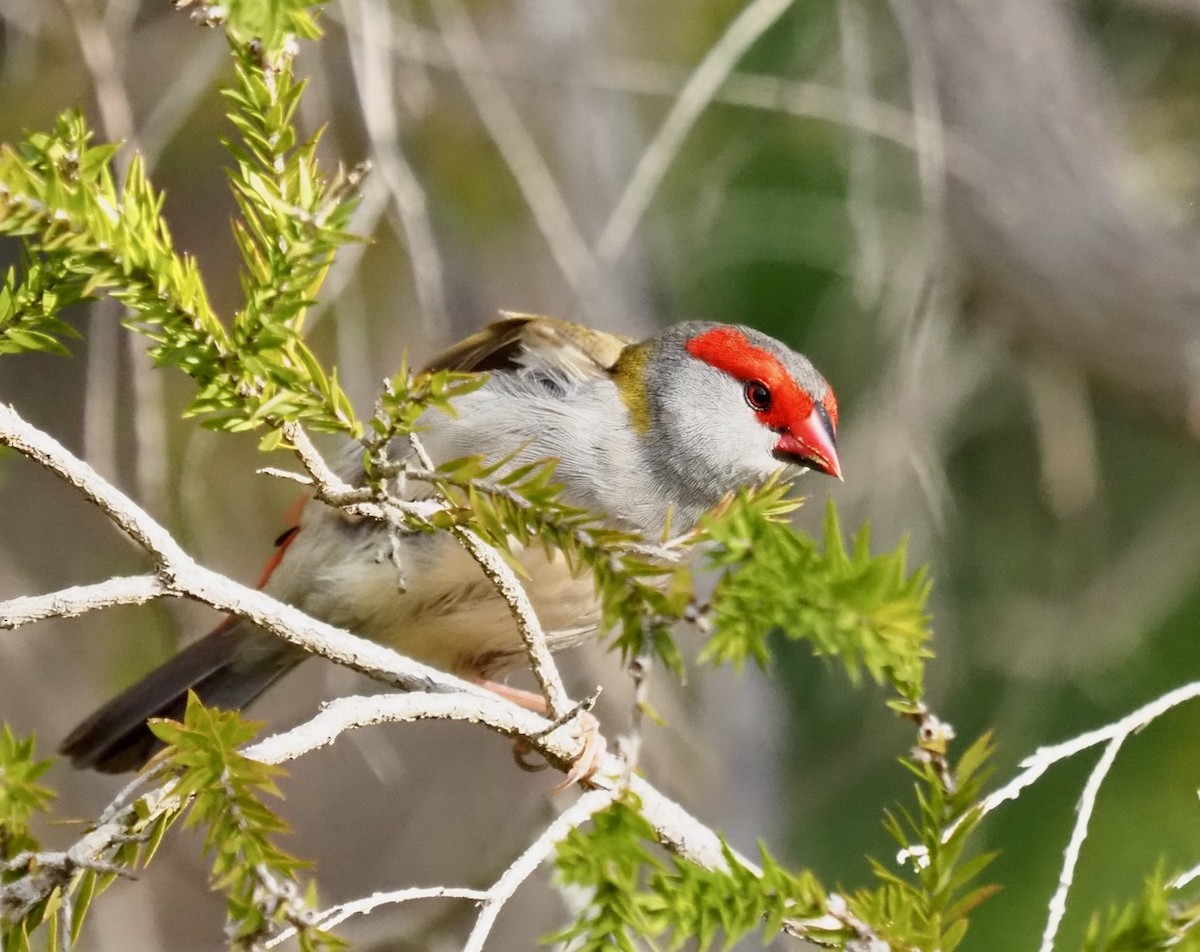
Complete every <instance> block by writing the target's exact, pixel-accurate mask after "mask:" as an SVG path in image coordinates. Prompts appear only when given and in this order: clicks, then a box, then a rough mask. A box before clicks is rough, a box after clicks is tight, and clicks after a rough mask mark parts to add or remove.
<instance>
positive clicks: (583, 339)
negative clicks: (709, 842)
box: [60, 313, 842, 773]
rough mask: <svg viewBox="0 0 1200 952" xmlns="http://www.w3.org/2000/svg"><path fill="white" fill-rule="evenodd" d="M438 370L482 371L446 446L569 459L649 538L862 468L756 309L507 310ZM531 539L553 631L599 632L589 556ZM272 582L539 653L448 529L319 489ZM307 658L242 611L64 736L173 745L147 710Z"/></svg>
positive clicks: (411, 636)
mask: <svg viewBox="0 0 1200 952" xmlns="http://www.w3.org/2000/svg"><path fill="white" fill-rule="evenodd" d="M424 369H425V370H427V371H430V372H433V371H439V370H451V371H459V372H464V373H471V374H477V375H480V377H481V379H482V383H481V384H480V385H479V386H478V387H477V388H476V389H474V390H472V391H470V392H468V393H465V394H462V395H460V396H458V397H456V398H455V399H454V401H453V412H452V413H445V412H441V411H439V410H433V409H430V410H427V411H425V413H424V414H423V415H422V417H421V419H420V421H419V423H420V426H421V431H420V435H419V438H420V441H421V443H422V444H423V446H424V448H425V451H426V452H427V454H428V455H429V456H430V457H431V458H432V460H433V461H434V462H435V463H442V462H446V461H449V460H454V459H459V458H462V457H465V456H480V457H482V458H484V459H485V460H488V461H492V462H499V463H501V464H502V465H503V466H507V467H519V466H522V465H526V464H531V463H538V462H540V461H545V460H553V461H554V467H555V468H554V479H555V481H556V482H557V483H558V484H560V485H561V497H560V498H561V499H562V500H563V501H564V502H565V503H567V504H569V505H571V506H574V507H577V508H580V509H585V510H588V511H590V512H592V513H595V514H597V515H598V516H599V517H601V518H602V519H603V521H604V523H605V524H606V525H610V526H613V527H616V528H620V529H624V530H630V531H636V532H640V533H641V534H643V536H644V537H646V538H648V539H650V538H654V537H658V538H661V537H662V536H663V534H664V533H665V532H666V531H668V528H669V531H671V532H676V533H679V532H685V531H687V530H689V529H691V528H692V527H694V526H695V525H696V524H697V522H698V521H699V519H700V518H701V516H703V515H704V513H706V512H707V511H709V510H710V509H712V508H713V507H714V506H716V505H718V504H719V503H720V502H721V501H722V500H723V499H725V498H727V497H728V496H729V494H731V493H732V492H735V491H737V490H738V489H740V488H742V487H749V486H754V485H758V484H762V483H764V482H766V481H767V480H769V479H771V478H772V477H774V476H776V475H777V474H779V473H780V472H781V471H782V472H783V474H784V475H785V476H795V475H797V474H799V473H800V472H803V471H804V470H806V469H807V470H815V471H817V472H820V473H824V474H827V475H829V476H833V477H836V478H838V479H841V478H842V471H841V465H840V462H839V460H838V454H837V448H836V429H837V402H836V400H835V398H834V394H833V391H832V389H831V388H830V386H829V384H828V383H826V381H825V379H824V377H822V376H821V374H820V373H819V372H818V371H817V370H816V369H815V368H814V367H813V365H812V364H811V363H810V362H809V360H808V359H807V358H806V357H804V356H803V355H801V354H799V353H797V352H796V351H794V350H792V349H791V348H789V347H788V346H787V345H785V344H783V343H781V342H780V341H778V340H776V339H774V338H772V337H770V336H768V335H767V334H765V333H763V332H762V331H759V330H756V329H754V328H751V327H748V326H742V325H736V324H719V323H712V322H705V321H684V322H681V323H677V324H673V325H670V326H668V327H667V328H665V329H664V330H662V331H661V332H659V333H658V334H656V335H655V336H652V337H650V338H648V339H646V340H641V341H639V340H634V339H631V338H627V337H621V336H617V335H614V334H609V333H606V332H602V331H598V330H595V329H592V328H590V327H587V326H584V325H581V324H576V323H572V322H569V321H566V320H561V319H558V318H551V317H543V316H537V315H528V314H508V313H506V314H504V315H503V316H502V318H501V319H499V320H497V321H495V322H493V323H491V324H490V325H488V326H487V327H486V328H484V329H483V330H482V331H480V332H479V333H477V334H475V335H473V336H471V337H468V338H466V339H465V340H463V341H461V342H459V343H458V344H455V345H453V346H451V347H450V348H449V349H448V350H446V351H445V352H443V353H442V354H441V355H439V356H437V357H435V358H434V359H433V360H431V361H430V362H429V363H428V364H427V366H426V367H425V368H424ZM395 442H397V443H398V444H400V445H397V446H396V447H389V449H390V450H391V451H392V458H393V459H403V458H404V457H405V455H406V454H407V453H410V452H412V447H411V444H410V443H409V441H407V440H403V441H401V440H397V441H395ZM338 468H339V472H340V474H341V475H342V476H343V478H345V479H347V481H349V482H352V483H353V482H357V483H359V484H361V483H362V481H363V446H362V445H361V443H359V442H357V441H353V440H350V441H348V446H347V448H346V450H345V451H344V453H343V455H342V457H341V459H340V463H339V464H338ZM424 489H425V492H429V491H430V490H429V487H428V486H426V487H424ZM406 492H407V493H408V495H409V496H410V497H414V496H416V495H419V494H420V492H421V487H420V486H414V485H413V484H412V482H411V481H410V482H409V483H408V484H407V486H406ZM397 544H398V545H399V551H398V552H393V548H392V547H393V546H394V545H397ZM394 556H398V562H399V568H400V571H401V572H402V575H403V582H404V583H403V586H399V585H397V560H396V558H394ZM518 558H519V560H520V562H521V563H522V567H523V569H524V571H525V574H526V580H525V585H526V589H527V592H528V594H529V596H530V599H531V601H532V603H533V607H534V609H535V611H536V612H537V615H538V618H539V620H540V621H541V623H542V625H543V627H544V629H545V630H546V633H547V642H548V645H549V647H550V648H551V650H558V649H561V648H564V647H567V646H569V645H572V644H576V643H578V642H581V641H583V640H585V639H587V638H588V637H589V636H591V635H593V634H594V633H595V632H596V631H597V629H598V626H599V624H600V609H599V604H598V601H597V599H596V596H595V593H594V588H593V585H592V582H591V580H590V578H589V577H588V576H587V574H586V571H585V570H580V569H579V568H578V567H575V568H572V567H571V566H568V564H567V562H566V560H565V559H564V558H563V557H562V556H561V555H556V554H555V553H547V552H545V551H543V550H542V549H541V548H539V547H529V548H526V549H524V550H521V551H520V552H519V553H518ZM259 587H260V588H262V589H263V590H264V591H265V592H266V593H267V594H269V595H272V596H274V597H275V598H278V599H279V600H281V601H283V602H287V603H289V604H292V605H294V606H296V607H297V608H300V609H301V610H303V611H305V612H307V613H308V614H310V615H312V616H313V617H315V618H318V619H320V620H322V621H325V622H328V623H329V624H331V625H335V626H338V627H342V628H345V629H347V630H349V631H351V632H354V633H355V634H357V635H360V636H362V637H365V638H368V639H371V640H373V641H377V642H380V643H383V644H386V645H388V646H390V647H393V648H395V649H396V650H398V651H399V652H400V653H402V654H405V655H407V656H409V657H411V658H414V659H416V660H418V661H422V662H425V663H427V664H430V665H433V666H435V667H438V668H441V669H442V670H445V671H448V672H451V673H454V674H457V675H459V676H462V677H466V678H469V679H471V680H474V681H476V682H478V683H480V684H484V685H487V686H496V682H495V681H494V679H495V678H497V677H499V676H502V675H503V674H505V673H506V672H508V671H510V670H512V669H513V668H517V667H519V666H520V665H521V664H522V662H523V661H524V659H525V657H526V656H525V651H524V647H523V643H522V641H521V639H520V636H519V633H518V631H517V628H516V624H515V622H514V620H513V618H512V615H511V613H510V611H509V609H508V605H507V603H506V602H505V601H504V600H503V598H502V597H501V596H500V595H499V593H498V592H497V590H496V588H495V586H494V585H493V584H492V583H491V582H490V581H489V580H488V579H487V578H486V577H485V576H484V575H483V573H482V571H481V570H480V569H479V567H478V565H477V564H476V563H475V561H474V560H473V559H472V557H471V556H470V555H469V554H468V553H467V552H466V551H465V550H464V548H463V547H462V546H461V545H460V544H459V542H458V541H457V540H455V539H454V538H452V537H451V535H450V534H449V533H446V532H439V533H432V534H430V533H418V532H414V533H412V534H404V535H402V536H400V537H399V541H398V543H397V538H396V535H395V533H393V532H392V531H390V530H389V528H388V526H387V525H385V524H384V523H382V522H377V521H374V520H371V519H363V518H361V517H359V518H352V517H349V516H347V515H346V514H345V513H344V512H343V511H342V510H340V509H337V508H334V507H331V506H327V505H324V504H322V503H320V502H316V501H313V500H311V499H309V500H307V502H306V504H305V505H304V506H303V509H302V510H301V514H300V518H299V521H298V524H297V525H296V526H294V527H293V528H291V529H289V530H288V531H287V532H285V533H284V534H283V535H282V536H280V537H279V539H278V540H277V547H276V550H275V553H274V555H273V557H272V558H271V560H270V562H269V563H268V566H267V569H266V571H265V572H264V575H263V578H262V580H261V581H260V583H259ZM306 657H309V654H308V653H307V652H305V651H304V650H303V649H301V648H298V647H296V646H295V645H292V644H290V643H288V642H286V641H284V640H283V639H281V638H278V637H276V636H274V635H272V634H270V633H268V632H265V631H263V630H262V629H260V628H258V627H256V626H255V625H254V624H253V623H251V622H250V621H248V620H246V619H243V618H240V617H237V616H230V617H228V618H227V619H226V620H225V621H223V622H222V623H221V624H220V625H218V626H217V628H216V629H215V630H214V631H212V632H210V633H209V634H208V635H207V636H206V637H203V638H201V639H200V640H198V641H196V642H194V643H192V644H191V645H189V646H188V647H186V648H184V649H183V650H182V651H180V652H179V653H178V654H176V655H175V656H174V657H172V658H171V659H169V660H168V661H166V662H165V663H164V664H163V665H161V666H160V667H159V668H157V669H156V670H154V671H151V672H150V673H149V674H148V675H146V676H145V677H144V678H142V680H140V681H138V682H136V683H135V684H133V685H132V686H131V687H129V688H128V689H126V690H125V691H124V692H122V693H121V694H119V695H117V696H116V697H115V698H113V699H112V700H110V701H109V702H108V703H107V704H105V705H103V706H102V707H101V708H99V710H97V711H96V712H95V713H93V714H92V715H91V716H90V717H88V718H87V719H85V720H84V721H83V722H82V723H80V724H79V725H78V726H77V727H76V728H75V729H74V730H73V731H71V732H70V734H69V735H68V736H67V737H66V739H65V740H64V741H63V742H62V745H61V747H60V752H61V753H63V754H64V755H66V756H67V757H68V758H69V759H70V761H71V762H72V763H73V764H74V765H75V766H77V767H82V768H92V769H95V770H98V771H100V772H102V773H122V772H125V771H129V770H135V769H138V768H140V767H141V766H142V765H144V764H145V762H146V761H147V760H148V759H149V758H150V757H152V756H153V755H154V753H155V752H156V751H157V749H158V748H159V747H161V742H160V741H158V739H157V738H156V737H155V736H154V735H153V734H152V733H151V731H150V729H149V728H148V726H147V723H146V722H147V720H148V719H149V718H156V717H168V718H173V719H179V718H181V717H182V715H183V711H184V708H185V706H186V702H187V696H188V692H189V691H195V692H196V694H197V695H198V697H199V698H200V700H201V701H203V702H204V703H206V704H208V705H210V706H214V707H218V708H225V709H241V708H243V707H245V706H247V705H248V704H249V703H250V702H251V701H253V700H254V699H255V698H257V697H258V696H259V695H260V694H262V693H263V692H264V691H265V690H266V689H267V688H269V687H271V686H272V685H273V684H274V683H275V682H276V681H278V680H279V679H280V678H281V677H282V676H283V675H285V674H286V673H287V672H289V671H290V670H292V669H293V668H295V667H296V666H297V665H298V664H299V663H301V662H302V661H304V660H305V658H306ZM498 687H499V688H500V690H501V693H503V686H502V685H500V686H498ZM523 693H524V692H519V691H516V690H515V689H512V692H511V694H510V695H508V696H511V697H515V698H517V699H518V700H519V695H521V694H523ZM530 697H534V696H533V695H530ZM527 706H533V705H527Z"/></svg>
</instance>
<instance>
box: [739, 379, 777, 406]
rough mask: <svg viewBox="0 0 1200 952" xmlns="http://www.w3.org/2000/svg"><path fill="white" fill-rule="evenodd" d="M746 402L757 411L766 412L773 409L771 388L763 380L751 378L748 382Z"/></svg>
mask: <svg viewBox="0 0 1200 952" xmlns="http://www.w3.org/2000/svg"><path fill="white" fill-rule="evenodd" d="M745 393H746V402H747V403H748V404H750V409H751V410H754V411H755V412H756V413H766V411H768V410H770V409H771V390H770V388H769V387H768V386H767V385H766V384H765V383H763V382H762V381H761V380H751V381H750V382H749V383H748V384H746V390H745Z"/></svg>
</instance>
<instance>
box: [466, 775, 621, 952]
mask: <svg viewBox="0 0 1200 952" xmlns="http://www.w3.org/2000/svg"><path fill="white" fill-rule="evenodd" d="M616 798H617V791H615V790H590V791H588V792H587V793H585V794H584V795H583V796H582V797H580V798H579V799H578V800H576V801H575V803H573V804H572V805H571V806H570V807H568V808H567V809H566V810H564V811H563V812H562V813H561V814H559V816H558V818H557V819H556V820H555V821H554V822H553V823H551V824H550V825H549V826H548V827H546V829H545V830H544V831H542V833H541V835H539V836H538V838H537V839H535V840H534V841H533V842H532V843H530V844H529V846H528V847H527V848H526V849H525V850H524V852H522V853H521V855H520V856H518V857H517V858H516V860H514V861H513V863H512V864H511V865H510V866H509V867H508V869H506V870H505V871H504V873H503V874H502V875H501V876H500V878H499V879H497V880H496V882H495V883H494V884H493V885H492V888H491V889H489V890H488V896H487V899H485V900H484V902H483V907H482V908H481V909H480V911H479V917H478V918H477V919H476V920H475V926H474V928H472V929H471V934H470V935H469V936H468V937H467V941H466V944H465V945H463V952H483V944H484V943H485V942H486V941H487V938H488V936H489V935H490V934H491V931H492V926H493V925H494V924H495V922H496V917H497V916H498V915H500V910H501V909H503V908H504V905H505V903H507V902H508V900H509V899H511V898H512V897H513V894H514V893H516V891H517V888H518V887H519V886H520V885H521V884H522V883H523V882H525V880H527V879H528V878H529V877H530V876H532V875H533V872H534V870H536V869H537V868H538V867H539V866H540V865H541V864H542V862H543V861H544V860H545V859H546V857H547V856H549V855H550V853H551V851H553V849H554V848H555V846H557V845H558V843H560V842H561V841H562V840H563V839H564V838H566V836H567V835H568V834H569V833H570V832H571V831H572V830H574V829H575V828H576V827H580V826H582V825H583V824H584V823H586V822H587V821H588V820H590V819H591V818H592V816H593V815H594V814H596V813H599V812H600V811H601V810H604V809H606V808H607V807H609V806H610V805H611V804H612V802H613V801H614V800H615V799H616Z"/></svg>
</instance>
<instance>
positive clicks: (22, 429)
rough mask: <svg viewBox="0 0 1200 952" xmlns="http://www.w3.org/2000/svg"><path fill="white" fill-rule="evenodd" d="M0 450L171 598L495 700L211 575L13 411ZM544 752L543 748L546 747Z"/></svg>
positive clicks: (412, 685) (2, 425) (434, 687)
mask: <svg viewBox="0 0 1200 952" xmlns="http://www.w3.org/2000/svg"><path fill="white" fill-rule="evenodd" d="M0 444H3V445H6V446H11V447H12V448H13V449H15V450H17V452H19V453H21V454H22V455H24V456H27V457H29V458H30V459H33V460H34V461H36V462H38V463H41V464H42V465H43V466H45V467H46V468H47V469H49V470H50V471H51V472H53V473H55V474H57V475H58V476H60V477H62V478H63V479H64V480H66V481H67V482H68V483H70V484H71V485H73V486H74V487H75V488H76V489H78V490H79V491H80V493H82V494H83V496H84V498H86V499H87V500H88V501H90V502H92V503H94V504H95V505H96V506H98V507H99V508H100V509H101V510H103V511H104V512H105V514H106V515H108V517H109V518H110V519H112V521H113V522H115V523H116V524H117V526H119V527H120V528H121V529H122V530H123V531H124V532H125V533H126V534H127V535H128V536H129V537H130V538H132V539H133V540H134V541H136V542H137V543H138V544H139V545H141V546H142V547H143V548H145V549H146V550H147V551H148V552H149V553H150V554H151V555H152V556H153V557H154V560H155V562H156V563H157V569H158V577H159V579H160V580H161V582H162V584H163V587H164V589H165V590H166V592H167V593H168V594H172V595H179V596H183V597H186V598H191V599H194V600H196V601H200V602H204V603H205V604H207V605H211V606H212V607H213V608H216V609H218V610H219V611H225V612H230V613H232V614H235V615H240V616H242V617H245V618H248V619H249V620H250V621H252V622H254V623H255V624H256V625H258V626H259V627H261V628H264V629H266V630H267V631H270V632H272V633H273V634H275V635H278V636H279V637H281V638H283V639H284V640H285V641H288V642H291V643H292V644H295V645H298V646H299V647H302V648H305V649H306V650H308V651H311V652H313V653H315V654H319V655H321V656H322V657H325V658H328V659H329V660H331V661H335V662H337V663H339V664H344V665H347V666H348V667H351V668H354V669H355V670H356V671H361V672H362V673H363V674H366V675H367V676H369V677H372V678H375V679H376V680H378V681H381V682H383V683H385V684H390V685H392V686H393V687H400V688H405V689H407V690H411V691H431V692H438V693H447V692H449V693H453V692H464V693H467V694H471V695H476V696H484V697H490V696H491V695H489V694H488V692H487V691H485V690H484V689H483V688H480V687H478V686H476V685H474V684H471V683H469V682H467V681H464V680H462V679H461V678H456V677H454V676H453V675H450V674H446V673H445V672H443V671H438V670H437V669H436V668H431V667H429V666H428V665H424V664H421V663H420V662H417V661H413V660H412V659H410V658H406V657H404V656H403V655H401V654H398V653H397V652H395V651H392V650H391V649H390V648H385V647H383V646H382V645H378V644H375V643H374V642H371V641H367V640H366V639H364V638H359V637H358V636H357V635H352V634H350V633H349V632H346V631H342V630H341V629H338V628H335V627H333V626H332V625H328V624H326V623H324V622H321V621H317V620H316V619H314V618H311V617H309V616H308V615H305V614H304V613H303V612H302V611H300V610H299V609H297V608H293V607H292V606H290V605H285V604H284V603H283V602H279V601H276V600H275V599H274V598H271V596H269V595H267V594H265V593H264V592H261V591H258V590H257V589H252V588H247V587H246V586H244V585H240V584H238V583H237V582H234V581H232V580H231V579H228V578H225V577H224V576H223V575H220V574H219V573H217V572H213V571H211V570H210V569H207V568H204V567H203V566H202V565H200V564H199V563H197V562H196V561H195V560H194V559H192V558H191V557H190V556H189V555H188V554H187V553H186V552H184V551H183V549H182V548H181V547H180V546H179V544H178V543H177V542H175V540H174V539H173V538H171V535H170V534H169V533H168V532H167V530H166V529H164V528H163V527H162V526H160V525H159V524H158V523H157V522H155V521H154V520H153V519H152V518H151V517H150V516H149V515H148V514H147V513H146V512H144V511H143V510H142V509H141V508H139V507H138V506H137V505H136V504H135V503H134V502H133V500H131V499H130V498H129V497H128V496H126V495H125V494H124V493H122V492H121V491H120V490H119V489H117V488H116V487H114V486H113V485H112V484H110V483H109V482H107V481H106V480H105V479H103V478H102V477H101V476H100V475H99V474H98V473H97V472H96V471H95V470H94V469H92V467H90V466H88V465H87V464H86V463H84V462H83V461H82V460H80V459H78V458H77V457H75V456H74V455H73V454H71V453H70V451H68V450H67V449H66V448H65V447H64V446H63V445H62V444H61V443H59V442H58V441H57V440H55V439H54V438H53V437H51V436H49V435H48V434H46V433H43V432H41V431H40V430H38V429H37V428H36V427H34V426H32V425H30V424H29V423H27V422H25V420H23V419H22V418H21V417H20V416H19V415H18V414H17V412H16V411H15V410H14V409H13V408H12V407H10V406H6V405H3V404H0ZM538 749H539V750H540V749H541V748H540V746H539V748H538Z"/></svg>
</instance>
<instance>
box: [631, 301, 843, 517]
mask: <svg viewBox="0 0 1200 952" xmlns="http://www.w3.org/2000/svg"><path fill="white" fill-rule="evenodd" d="M617 370H618V372H617V383H618V386H619V387H620V389H621V393H622V396H623V398H624V399H625V403H626V405H627V406H628V407H629V409H630V411H631V414H632V416H633V420H634V426H635V428H636V429H637V430H638V431H639V432H640V433H641V434H642V435H643V437H644V438H645V440H646V446H647V454H648V457H649V459H650V460H651V463H652V465H653V466H654V467H655V469H656V471H658V472H659V473H660V474H662V475H663V477H664V478H670V479H674V480H676V481H678V482H679V483H680V484H681V488H683V489H685V490H689V491H690V493H691V494H692V495H695V496H697V497H699V496H702V495H708V496H711V497H714V498H720V497H721V496H723V495H724V494H725V493H728V492H730V491H731V490H734V489H737V488H739V487H740V486H743V485H748V484H755V483H759V482H762V481H763V480H764V479H766V478H767V477H768V476H770V475H771V474H772V473H774V472H776V471H777V470H779V469H780V468H781V467H782V468H800V467H804V468H808V469H815V470H817V471H818V472H821V473H826V474H827V475H829V476H835V477H837V478H839V479H840V478H841V476H842V470H841V464H840V463H839V461H838V455H837V448H836V438H835V434H836V429H837V403H836V401H835V400H834V396H833V391H832V390H831V389H830V388H829V384H827V383H826V382H825V379H824V378H823V377H822V376H821V375H820V374H819V373H818V372H817V370H816V369H815V368H814V367H813V365H812V364H811V363H809V361H808V359H807V358H805V357H804V356H803V355H801V354H798V353H796V352H795V351H793V350H792V349H791V348H789V347H787V346H785V345H784V344H781V343H780V342H779V341H777V340H775V339H774V338H772V337H768V336H767V335H766V334H763V333H762V332H760V331H756V330H754V329H753V328H749V327H742V326H738V325H726V324H710V323H703V322H686V323H682V324H676V325H674V326H673V327H670V328H668V329H667V330H666V331H664V332H663V333H662V334H660V335H658V336H657V337H654V338H652V339H650V340H649V341H646V342H644V343H642V344H635V345H631V347H630V348H629V349H628V352H627V353H626V354H624V355H622V360H621V361H620V364H619V366H618V368H617Z"/></svg>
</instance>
